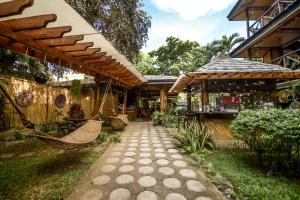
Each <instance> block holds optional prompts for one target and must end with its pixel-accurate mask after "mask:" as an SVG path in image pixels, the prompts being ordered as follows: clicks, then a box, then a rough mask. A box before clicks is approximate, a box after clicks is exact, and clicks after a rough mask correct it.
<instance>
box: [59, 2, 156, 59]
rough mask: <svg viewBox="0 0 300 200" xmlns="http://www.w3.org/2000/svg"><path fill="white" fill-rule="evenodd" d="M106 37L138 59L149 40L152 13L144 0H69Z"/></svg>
mask: <svg viewBox="0 0 300 200" xmlns="http://www.w3.org/2000/svg"><path fill="white" fill-rule="evenodd" d="M65 1H66V2H68V3H69V4H70V5H71V6H72V7H73V8H74V9H75V10H77V12H78V13H80V14H81V15H82V16H83V17H84V18H85V19H86V20H87V21H88V22H89V23H90V24H91V25H92V26H94V28H95V29H96V30H97V31H99V32H101V33H102V34H103V35H104V37H105V38H106V39H108V40H109V41H111V42H112V44H113V45H114V46H115V47H116V48H117V49H118V50H119V51H120V52H121V53H122V54H124V55H125V56H126V57H127V58H128V59H129V60H130V61H134V60H135V59H136V56H137V55H138V53H139V51H140V49H142V47H143V46H144V44H145V43H146V42H147V40H148V29H149V28H150V27H151V17H150V16H149V15H148V14H147V13H146V12H145V11H144V10H143V9H142V7H143V4H142V1H141V0H65Z"/></svg>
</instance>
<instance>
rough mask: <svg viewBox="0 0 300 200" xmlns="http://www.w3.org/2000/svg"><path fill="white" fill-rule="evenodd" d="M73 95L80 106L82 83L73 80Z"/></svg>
mask: <svg viewBox="0 0 300 200" xmlns="http://www.w3.org/2000/svg"><path fill="white" fill-rule="evenodd" d="M71 94H72V96H73V98H74V99H75V101H76V102H77V103H79V104H80V100H81V81H80V80H73V81H72V85H71Z"/></svg>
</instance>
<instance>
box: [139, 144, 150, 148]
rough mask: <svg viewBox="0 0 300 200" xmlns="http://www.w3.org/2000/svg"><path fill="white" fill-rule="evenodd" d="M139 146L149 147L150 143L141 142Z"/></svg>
mask: <svg viewBox="0 0 300 200" xmlns="http://www.w3.org/2000/svg"><path fill="white" fill-rule="evenodd" d="M140 146H141V147H149V146H150V145H149V144H141V145H140Z"/></svg>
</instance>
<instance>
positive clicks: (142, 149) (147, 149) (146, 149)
mask: <svg viewBox="0 0 300 200" xmlns="http://www.w3.org/2000/svg"><path fill="white" fill-rule="evenodd" d="M141 151H146V152H147V151H151V149H150V148H141Z"/></svg>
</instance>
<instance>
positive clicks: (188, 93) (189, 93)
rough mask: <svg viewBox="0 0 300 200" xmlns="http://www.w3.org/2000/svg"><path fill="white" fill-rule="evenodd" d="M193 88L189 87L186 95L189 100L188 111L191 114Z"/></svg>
mask: <svg viewBox="0 0 300 200" xmlns="http://www.w3.org/2000/svg"><path fill="white" fill-rule="evenodd" d="M191 92H192V88H191V86H188V87H187V94H186V100H187V111H189V112H191V111H192V95H191Z"/></svg>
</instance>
